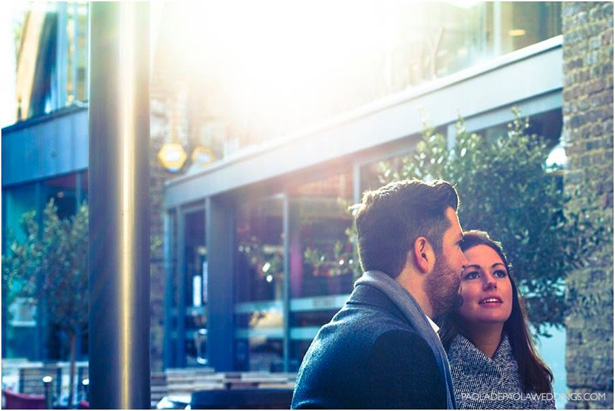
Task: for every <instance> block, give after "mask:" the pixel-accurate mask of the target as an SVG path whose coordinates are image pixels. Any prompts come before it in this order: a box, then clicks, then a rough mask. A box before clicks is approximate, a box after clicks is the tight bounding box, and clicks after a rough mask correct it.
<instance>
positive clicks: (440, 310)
mask: <svg viewBox="0 0 615 411" xmlns="http://www.w3.org/2000/svg"><path fill="white" fill-rule="evenodd" d="M460 275H461V273H460V272H459V273H458V272H456V271H455V270H454V269H453V268H452V267H451V266H450V265H448V263H447V262H446V260H445V258H444V256H443V255H442V254H440V255H438V256H437V257H436V263H435V265H434V268H433V271H432V272H431V274H429V276H428V277H427V280H426V283H425V291H426V293H427V298H428V299H429V302H430V303H431V307H432V308H433V312H434V316H438V315H442V314H446V313H448V312H450V311H452V310H454V309H455V308H457V306H458V305H459V301H458V297H457V292H458V291H459V284H460V279H459V277H460Z"/></svg>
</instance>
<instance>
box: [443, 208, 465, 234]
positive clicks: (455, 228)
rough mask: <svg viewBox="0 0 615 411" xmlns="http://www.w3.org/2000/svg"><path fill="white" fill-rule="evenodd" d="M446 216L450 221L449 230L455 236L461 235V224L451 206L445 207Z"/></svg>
mask: <svg viewBox="0 0 615 411" xmlns="http://www.w3.org/2000/svg"><path fill="white" fill-rule="evenodd" d="M446 217H447V218H448V220H449V221H450V223H451V226H450V227H449V230H451V231H452V232H453V233H454V235H455V236H458V237H463V231H462V229H461V224H460V223H459V218H458V217H457V213H456V212H455V210H453V209H452V208H451V207H449V208H447V209H446Z"/></svg>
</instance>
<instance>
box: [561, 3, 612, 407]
mask: <svg viewBox="0 0 615 411" xmlns="http://www.w3.org/2000/svg"><path fill="white" fill-rule="evenodd" d="M562 31H563V35H564V43H563V55H564V67H563V70H564V91H563V96H564V105H563V116H564V140H565V142H566V144H567V149H566V152H567V155H568V159H569V173H568V174H567V176H566V180H565V181H566V185H567V188H568V189H570V190H571V192H575V190H579V189H580V190H581V192H583V190H585V193H588V192H589V193H590V194H589V196H588V195H587V194H576V195H575V197H574V199H573V202H572V204H571V207H570V211H573V212H578V211H579V210H582V209H585V208H587V207H589V208H593V211H592V212H591V215H590V218H591V220H593V221H600V220H602V221H603V224H604V226H606V227H611V228H612V226H613V4H612V3H603V2H600V3H589V2H588V3H564V6H563V8H562ZM593 196H595V198H592V200H591V204H588V201H587V198H590V197H593ZM609 237H610V240H609V241H607V243H606V244H604V246H603V247H598V248H597V249H596V251H595V252H594V253H593V255H592V257H591V261H590V262H589V264H588V265H587V266H586V268H583V269H580V270H577V271H574V272H571V273H570V275H569V277H568V281H567V293H568V295H569V296H573V297H572V298H571V299H570V302H571V307H570V314H569V316H568V317H567V320H566V332H567V334H566V337H567V347H566V369H567V384H568V392H569V393H605V394H604V395H603V396H596V397H594V398H593V399H592V397H589V398H586V399H583V400H580V401H579V400H577V401H568V403H567V405H566V408H574V409H587V408H612V407H613V245H612V231H611V234H609Z"/></svg>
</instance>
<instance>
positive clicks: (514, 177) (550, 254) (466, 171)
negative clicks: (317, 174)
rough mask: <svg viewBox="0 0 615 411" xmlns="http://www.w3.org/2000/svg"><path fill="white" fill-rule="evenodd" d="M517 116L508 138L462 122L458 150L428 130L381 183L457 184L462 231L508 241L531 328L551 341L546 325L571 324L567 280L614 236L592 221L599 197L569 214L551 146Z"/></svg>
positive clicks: (387, 168)
mask: <svg viewBox="0 0 615 411" xmlns="http://www.w3.org/2000/svg"><path fill="white" fill-rule="evenodd" d="M513 112H514V114H515V119H514V121H513V122H512V123H511V124H509V125H508V132H507V135H503V136H499V137H497V138H494V139H487V138H485V137H482V136H480V135H478V134H473V133H468V132H467V131H466V130H465V128H464V124H463V120H461V119H460V120H459V122H458V124H457V133H456V134H457V135H456V143H455V146H454V147H453V148H452V149H451V150H449V149H448V147H447V141H446V138H445V137H444V136H443V135H441V134H437V133H434V132H433V130H431V129H426V131H425V133H424V135H423V138H422V140H421V141H420V142H419V143H418V145H417V148H416V151H415V152H414V154H413V155H412V156H409V157H407V158H405V159H404V160H403V167H402V168H401V170H399V171H393V170H392V168H391V165H390V164H387V163H382V164H381V169H382V182H383V184H384V183H388V182H390V181H394V180H399V179H406V178H418V179H422V180H432V179H443V180H447V181H449V182H451V183H453V184H455V185H456V188H457V190H458V192H459V196H460V207H459V218H460V221H461V224H462V227H463V228H464V229H465V230H469V229H479V230H484V231H487V232H488V233H489V234H490V235H491V237H492V238H494V239H496V240H498V241H501V242H502V245H503V247H504V250H505V252H506V254H507V256H508V258H509V260H510V262H511V263H512V265H513V273H514V275H515V276H516V278H517V280H518V282H519V286H520V289H521V292H522V294H523V296H524V298H525V301H526V305H527V308H528V314H529V318H530V322H531V323H532V324H533V325H534V326H535V327H536V329H537V332H538V333H539V334H542V335H546V331H545V326H547V325H556V326H561V325H563V324H564V318H565V315H566V311H567V302H566V298H565V293H564V291H565V287H564V280H565V278H566V275H567V273H568V272H569V271H571V270H572V269H575V268H578V267H580V266H582V265H584V264H586V263H587V261H588V258H589V256H590V255H591V252H592V248H593V247H594V246H595V245H596V244H597V243H600V242H602V241H604V240H605V239H606V238H607V236H608V234H609V233H608V232H607V231H608V228H605V226H604V224H602V223H603V222H602V221H600V220H597V219H592V218H591V217H588V216H590V215H592V209H593V208H597V207H599V205H598V204H597V202H596V201H594V197H595V196H593V195H592V194H590V193H587V192H585V193H575V197H577V198H578V197H579V196H581V197H583V198H585V199H586V204H585V208H584V209H583V210H580V211H579V212H576V213H574V212H571V211H570V210H568V209H567V208H566V205H567V204H568V203H569V201H570V200H571V198H572V195H571V193H567V192H565V191H564V190H563V188H562V187H563V184H562V181H561V174H562V173H561V171H560V172H558V173H554V172H552V170H551V169H549V168H548V167H547V158H548V156H549V151H550V150H549V148H548V146H547V144H546V143H545V141H544V139H543V138H541V137H540V136H536V135H531V134H528V132H527V130H528V127H529V124H528V121H527V120H522V119H521V118H520V117H519V114H518V112H517V111H515V110H513Z"/></svg>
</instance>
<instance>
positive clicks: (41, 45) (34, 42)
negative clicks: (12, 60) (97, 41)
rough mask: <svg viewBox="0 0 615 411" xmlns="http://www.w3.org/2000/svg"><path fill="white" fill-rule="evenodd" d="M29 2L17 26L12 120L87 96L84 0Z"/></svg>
mask: <svg viewBox="0 0 615 411" xmlns="http://www.w3.org/2000/svg"><path fill="white" fill-rule="evenodd" d="M29 8H30V9H29V10H26V11H25V13H23V15H22V16H21V22H20V25H19V27H18V29H17V31H18V34H17V35H18V37H19V40H20V41H19V44H18V46H17V47H18V50H17V55H18V59H17V62H18V64H17V65H18V67H17V89H16V91H17V117H18V120H25V119H28V118H30V117H35V116H40V115H43V114H49V113H51V112H53V111H55V110H57V109H60V108H62V107H65V106H68V105H71V104H72V103H73V102H74V101H86V100H87V99H88V89H87V76H88V67H87V62H88V41H89V39H88V9H89V5H88V3H87V2H73V3H67V2H47V3H45V5H44V7H40V6H34V7H29ZM33 64H34V65H35V68H36V70H35V71H36V73H33V66H32V65H33Z"/></svg>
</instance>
